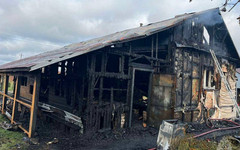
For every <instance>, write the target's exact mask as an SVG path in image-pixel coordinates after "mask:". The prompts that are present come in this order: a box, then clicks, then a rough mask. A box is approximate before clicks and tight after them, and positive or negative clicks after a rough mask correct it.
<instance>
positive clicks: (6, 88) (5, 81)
mask: <svg viewBox="0 0 240 150" xmlns="http://www.w3.org/2000/svg"><path fill="white" fill-rule="evenodd" d="M8 79H9V77H8V76H7V75H6V76H5V80H4V89H3V90H4V95H3V101H2V114H4V109H5V107H6V106H5V104H6V102H5V101H6V96H5V94H7V91H8Z"/></svg>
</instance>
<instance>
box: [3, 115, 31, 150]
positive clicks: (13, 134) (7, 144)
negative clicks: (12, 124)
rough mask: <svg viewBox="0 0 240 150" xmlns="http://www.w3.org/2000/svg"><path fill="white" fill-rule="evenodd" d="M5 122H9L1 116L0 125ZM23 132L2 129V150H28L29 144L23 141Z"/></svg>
mask: <svg viewBox="0 0 240 150" xmlns="http://www.w3.org/2000/svg"><path fill="white" fill-rule="evenodd" d="M3 121H8V122H9V120H8V119H7V118H5V116H3V115H2V114H0V123H1V122H3ZM24 136H25V135H24V133H23V132H18V131H9V130H5V129H3V128H1V127H0V150H15V149H18V148H17V147H18V145H19V146H20V149H27V144H26V143H25V142H24V141H23V137H24Z"/></svg>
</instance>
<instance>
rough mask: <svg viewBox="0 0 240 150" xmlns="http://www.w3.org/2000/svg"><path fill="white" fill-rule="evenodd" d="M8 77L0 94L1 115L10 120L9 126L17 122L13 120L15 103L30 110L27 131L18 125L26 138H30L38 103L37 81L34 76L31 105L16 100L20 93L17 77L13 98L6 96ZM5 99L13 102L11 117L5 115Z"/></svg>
mask: <svg viewBox="0 0 240 150" xmlns="http://www.w3.org/2000/svg"><path fill="white" fill-rule="evenodd" d="M8 79H9V78H8V76H7V75H6V76H5V80H4V87H3V92H0V95H2V97H3V98H2V114H5V115H6V116H7V117H8V119H9V120H11V124H17V122H16V121H15V120H14V116H15V113H16V112H15V110H16V109H15V108H16V103H19V104H21V105H23V106H25V107H27V108H29V109H30V121H29V129H28V130H27V129H25V128H24V127H23V126H22V125H18V127H19V128H20V129H22V130H23V131H24V132H25V133H26V134H27V135H28V137H32V133H33V132H34V130H35V126H36V115H37V113H36V111H37V102H38V92H39V85H37V83H38V84H39V79H38V77H37V76H36V77H35V79H34V85H33V95H32V101H31V104H28V103H26V102H23V101H22V100H19V99H17V98H18V97H19V91H20V85H19V83H20V82H19V77H18V76H17V77H16V84H15V91H14V97H12V96H10V95H8V94H7V87H8V86H7V85H8ZM6 98H8V99H10V100H12V101H13V107H12V114H11V116H9V115H7V114H6V110H5V107H6V106H5V105H6Z"/></svg>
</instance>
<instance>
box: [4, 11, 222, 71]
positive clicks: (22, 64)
mask: <svg viewBox="0 0 240 150" xmlns="http://www.w3.org/2000/svg"><path fill="white" fill-rule="evenodd" d="M216 9H217V10H218V8H214V9H210V10H207V11H202V12H199V13H189V14H184V15H179V16H176V17H175V18H172V19H169V20H165V21H161V22H156V23H151V24H148V25H146V26H142V27H137V28H133V29H128V30H124V31H121V32H116V33H113V34H110V35H106V36H103V37H100V38H95V39H92V40H88V41H84V42H80V43H76V44H71V45H68V46H64V47H63V48H60V49H57V50H53V51H49V52H45V53H42V54H39V55H35V56H32V57H28V58H25V59H21V60H17V61H13V62H10V63H7V64H4V65H1V66H0V71H7V70H14V69H15V70H16V69H18V70H23V71H34V70H36V69H39V68H42V67H45V66H48V65H51V64H54V63H57V62H60V61H63V60H67V59H69V58H73V57H76V56H79V55H82V54H85V53H88V52H91V51H94V50H98V49H100V48H103V47H106V46H109V45H112V44H115V43H119V42H125V41H129V40H134V39H137V38H142V37H146V36H149V35H152V34H154V33H157V32H160V31H163V30H166V29H169V28H171V27H173V26H176V25H177V24H179V23H181V22H183V21H184V20H186V19H188V18H190V17H194V16H196V15H200V14H203V13H207V12H209V11H216Z"/></svg>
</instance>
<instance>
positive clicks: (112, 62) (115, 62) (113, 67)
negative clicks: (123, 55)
mask: <svg viewBox="0 0 240 150" xmlns="http://www.w3.org/2000/svg"><path fill="white" fill-rule="evenodd" d="M119 64H120V62H119V56H117V55H109V57H108V61H107V68H106V70H107V72H115V73H118V72H119Z"/></svg>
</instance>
